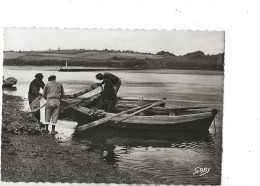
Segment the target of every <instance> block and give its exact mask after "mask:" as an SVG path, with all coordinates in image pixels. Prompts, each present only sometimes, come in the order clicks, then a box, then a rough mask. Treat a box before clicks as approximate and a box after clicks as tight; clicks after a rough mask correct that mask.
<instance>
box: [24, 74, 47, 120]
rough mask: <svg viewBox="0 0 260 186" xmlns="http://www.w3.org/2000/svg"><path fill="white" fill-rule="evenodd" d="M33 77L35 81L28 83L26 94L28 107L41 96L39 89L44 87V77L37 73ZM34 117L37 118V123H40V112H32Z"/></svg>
mask: <svg viewBox="0 0 260 186" xmlns="http://www.w3.org/2000/svg"><path fill="white" fill-rule="evenodd" d="M34 77H35V79H34V80H33V81H32V82H31V83H30V86H29V92H28V99H29V104H30V105H31V103H32V102H33V101H34V100H35V99H36V98H37V97H39V96H40V97H41V96H42V94H41V93H40V89H43V88H44V86H45V84H44V82H43V81H42V80H43V77H44V76H43V75H42V73H37V74H36V75H35V76H34ZM31 109H32V108H31ZM34 116H35V117H36V118H37V121H38V123H40V110H39V111H37V112H34Z"/></svg>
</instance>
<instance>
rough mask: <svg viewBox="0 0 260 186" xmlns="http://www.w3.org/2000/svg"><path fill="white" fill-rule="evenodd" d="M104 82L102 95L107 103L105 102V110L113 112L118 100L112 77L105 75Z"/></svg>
mask: <svg viewBox="0 0 260 186" xmlns="http://www.w3.org/2000/svg"><path fill="white" fill-rule="evenodd" d="M103 82H104V84H105V85H104V90H103V92H102V93H101V96H102V98H103V100H104V101H105V104H104V106H105V111H106V112H110V113H111V112H113V111H114V109H115V106H116V102H117V96H116V92H115V90H114V86H113V84H112V82H111V81H110V79H108V78H107V77H105V78H104V80H103Z"/></svg>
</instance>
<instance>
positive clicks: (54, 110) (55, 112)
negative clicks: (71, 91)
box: [42, 75, 65, 134]
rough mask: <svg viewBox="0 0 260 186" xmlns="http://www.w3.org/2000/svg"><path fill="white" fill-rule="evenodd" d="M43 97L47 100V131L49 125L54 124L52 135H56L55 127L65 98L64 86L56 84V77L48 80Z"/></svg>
mask: <svg viewBox="0 0 260 186" xmlns="http://www.w3.org/2000/svg"><path fill="white" fill-rule="evenodd" d="M42 96H43V97H44V98H45V99H46V105H45V122H46V131H47V132H48V131H49V129H48V128H49V124H52V131H51V134H56V133H57V132H56V131H55V126H56V123H57V121H58V116H59V110H60V99H61V98H63V97H64V96H65V93H64V89H63V86H62V84H60V83H58V82H56V76H54V75H52V76H50V77H49V78H48V83H47V84H46V85H45V87H44V89H43V94H42Z"/></svg>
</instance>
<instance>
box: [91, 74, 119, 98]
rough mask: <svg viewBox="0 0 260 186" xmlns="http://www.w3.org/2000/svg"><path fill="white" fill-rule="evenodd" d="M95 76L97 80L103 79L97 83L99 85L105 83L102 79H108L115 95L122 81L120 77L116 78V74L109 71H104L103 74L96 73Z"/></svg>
mask: <svg viewBox="0 0 260 186" xmlns="http://www.w3.org/2000/svg"><path fill="white" fill-rule="evenodd" d="M96 78H97V79H98V80H103V81H102V82H101V83H98V85H100V86H101V85H102V84H105V82H104V79H109V80H110V82H111V83H112V85H113V87H114V90H115V93H116V95H117V92H118V91H119V88H120V87H121V83H122V82H121V80H120V78H118V77H117V76H115V75H114V74H111V73H109V72H105V73H104V74H102V73H98V74H97V75H96Z"/></svg>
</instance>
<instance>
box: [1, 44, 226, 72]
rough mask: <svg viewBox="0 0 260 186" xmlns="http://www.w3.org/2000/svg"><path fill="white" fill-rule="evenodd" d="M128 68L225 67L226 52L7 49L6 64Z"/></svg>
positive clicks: (5, 53)
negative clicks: (183, 53)
mask: <svg viewBox="0 0 260 186" xmlns="http://www.w3.org/2000/svg"><path fill="white" fill-rule="evenodd" d="M66 60H67V61H68V65H69V66H88V67H90V66H93V67H127V68H133V69H162V68H170V69H210V70H223V69H224V54H223V53H222V54H217V55H205V54H204V53H203V52H201V51H197V52H193V53H188V54H185V55H183V56H176V55H174V54H172V53H169V52H167V51H160V52H158V53H157V54H150V53H139V52H133V51H114V50H84V49H80V50H50V51H20V52H13V51H5V52H4V65H36V66H50V65H51V66H65V61H66Z"/></svg>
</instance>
